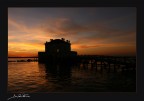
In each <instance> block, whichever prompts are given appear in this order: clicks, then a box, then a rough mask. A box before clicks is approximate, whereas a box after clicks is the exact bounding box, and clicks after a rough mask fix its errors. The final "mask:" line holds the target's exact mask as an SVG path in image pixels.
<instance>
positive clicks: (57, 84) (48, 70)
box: [8, 58, 136, 93]
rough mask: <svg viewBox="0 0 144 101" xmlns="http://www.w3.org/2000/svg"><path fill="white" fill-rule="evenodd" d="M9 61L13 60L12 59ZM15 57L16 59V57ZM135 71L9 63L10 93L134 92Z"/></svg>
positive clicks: (35, 63)
mask: <svg viewBox="0 0 144 101" xmlns="http://www.w3.org/2000/svg"><path fill="white" fill-rule="evenodd" d="M9 60H12V58H11V59H9ZM13 60H16V58H15V59H13ZM135 91H136V75H135V71H120V70H117V72H114V71H113V69H111V71H110V72H108V71H107V70H106V69H104V70H102V71H101V70H100V67H99V68H98V70H96V69H92V68H90V67H89V68H84V67H83V66H82V65H80V66H68V65H63V66H59V65H49V64H47V65H46V64H39V63H38V62H8V92H27V93H30V92H135Z"/></svg>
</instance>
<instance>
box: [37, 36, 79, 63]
mask: <svg viewBox="0 0 144 101" xmlns="http://www.w3.org/2000/svg"><path fill="white" fill-rule="evenodd" d="M76 56H77V52H75V51H71V43H70V41H69V40H65V39H64V38H61V39H50V42H47V41H46V43H45V52H38V61H39V62H62V61H66V60H70V59H74V57H76Z"/></svg>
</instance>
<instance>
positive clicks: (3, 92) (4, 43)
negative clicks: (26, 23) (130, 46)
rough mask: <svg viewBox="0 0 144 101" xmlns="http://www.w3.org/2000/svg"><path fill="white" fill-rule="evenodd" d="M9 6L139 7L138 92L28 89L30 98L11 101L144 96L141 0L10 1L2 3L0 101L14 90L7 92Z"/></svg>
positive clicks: (136, 98)
mask: <svg viewBox="0 0 144 101" xmlns="http://www.w3.org/2000/svg"><path fill="white" fill-rule="evenodd" d="M8 7H136V8H137V92H136V93H112V92H110V93H29V95H30V98H19V99H11V100H9V101H15V100H19V101H41V100H42V101H51V100H52V101H57V100H61V101H74V100H84V101H89V100H98V101H99V100H100V101H101V100H102V101H105V100H111V101H115V100H116V101H121V100H126V101H127V100H131V101H141V100H144V97H143V96H144V87H143V85H144V78H143V77H144V73H143V72H144V62H143V60H144V54H143V52H144V46H143V43H144V42H143V38H144V35H143V34H144V31H143V26H144V23H143V22H144V20H143V18H144V16H143V9H144V8H143V4H142V1H140V0H120V1H116V0H115V1H112V0H109V1H108V0H99V1H90V0H89V1H83V2H81V1H67V2H64V1H60V0H59V1H57V2H56V1H54V0H52V1H48V2H46V1H43V0H41V1H38V0H35V1H33V0H27V1H21V0H19V1H16V0H13V1H9V2H2V3H0V19H1V20H0V101H7V98H9V97H12V96H13V93H7V80H8V73H7V69H8V68H7V67H8V66H7V57H8Z"/></svg>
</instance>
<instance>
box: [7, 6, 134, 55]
mask: <svg viewBox="0 0 144 101" xmlns="http://www.w3.org/2000/svg"><path fill="white" fill-rule="evenodd" d="M57 38H60V39H61V38H65V39H66V40H70V42H71V44H72V45H71V48H72V51H77V52H78V54H83V55H84V54H89V55H128V56H130V55H132V56H135V55H136V8H135V7H77V8H76V7H46V8H41V7H37V8H34V7H31V8H27V7H25V8H22V7H20V8H14V7H9V8H8V56H9V57H11V56H24V57H25V56H37V54H38V51H44V43H45V42H46V41H49V40H50V39H57Z"/></svg>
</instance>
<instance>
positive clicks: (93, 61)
mask: <svg viewBox="0 0 144 101" xmlns="http://www.w3.org/2000/svg"><path fill="white" fill-rule="evenodd" d="M78 63H79V64H81V65H82V66H83V67H84V68H88V67H90V68H91V69H96V70H97V68H98V67H100V68H101V70H103V69H107V70H108V71H110V70H111V69H113V70H114V71H116V70H117V69H121V70H135V69H136V57H130V56H129V57H124V56H123V57H122V56H121V57H118V56H97V55H79V56H78Z"/></svg>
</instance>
